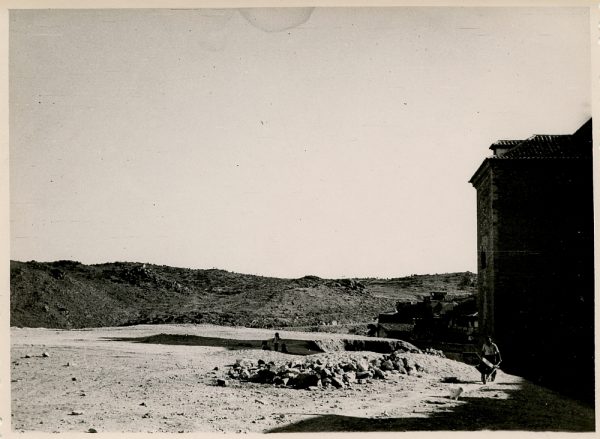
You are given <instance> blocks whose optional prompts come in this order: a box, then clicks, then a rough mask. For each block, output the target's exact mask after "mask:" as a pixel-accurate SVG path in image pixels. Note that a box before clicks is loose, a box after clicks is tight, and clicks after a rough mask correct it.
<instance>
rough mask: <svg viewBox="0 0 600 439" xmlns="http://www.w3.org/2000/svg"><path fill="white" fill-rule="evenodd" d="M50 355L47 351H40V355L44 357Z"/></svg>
mask: <svg viewBox="0 0 600 439" xmlns="http://www.w3.org/2000/svg"><path fill="white" fill-rule="evenodd" d="M49 356H50V354H49V353H48V352H43V353H42V357H44V358H48V357H49Z"/></svg>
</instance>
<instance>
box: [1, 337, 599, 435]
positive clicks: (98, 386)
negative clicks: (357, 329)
mask: <svg viewBox="0 0 600 439" xmlns="http://www.w3.org/2000/svg"><path fill="white" fill-rule="evenodd" d="M160 333H165V334H181V335H183V334H189V335H198V336H203V337H213V338H214V339H217V340H220V339H231V338H233V339H238V340H244V339H245V340H256V339H267V338H269V337H271V336H272V334H273V332H272V331H265V330H256V329H247V328H226V327H218V326H212V325H161V326H137V327H126V328H98V329H90V330H77V331H75V330H74V331H56V330H49V329H29V328H12V329H11V345H12V348H11V349H12V354H11V357H12V358H11V361H12V364H11V380H12V385H11V389H12V428H13V429H14V430H17V431H44V432H65V431H75V432H84V431H87V430H88V429H90V428H94V429H96V430H97V431H99V432H105V431H111V432H192V431H225V432H269V431H377V430H380V431H381V430H383V431H385V430H400V431H401V430H456V429H458V430H479V429H503V430H514V429H517V430H554V431H556V430H567V431H590V430H592V429H593V428H594V412H593V409H592V408H589V407H586V406H584V405H581V404H579V403H577V402H575V401H572V400H569V399H567V398H564V397H561V396H560V395H557V394H555V393H553V392H551V391H549V390H546V389H543V388H540V387H537V386H534V385H533V384H531V383H528V382H526V381H524V380H522V379H521V378H519V377H515V376H512V375H508V374H504V373H502V372H500V373H499V376H498V379H497V380H496V382H494V383H490V384H488V385H486V386H483V385H482V384H480V383H479V382H478V379H479V376H478V373H477V372H476V371H475V369H474V368H472V367H470V366H467V365H464V364H462V363H457V362H454V361H451V360H447V359H441V358H437V357H432V356H427V355H421V354H411V355H413V356H414V357H415V358H416V359H418V360H419V361H420V363H421V364H423V365H424V366H425V368H426V372H425V373H422V374H420V376H408V375H400V374H397V373H390V374H389V375H388V379H387V380H385V381H382V380H373V381H371V382H370V383H368V384H362V385H359V384H356V385H354V386H353V387H352V388H349V389H343V390H342V389H340V390H337V389H319V390H312V391H307V390H295V389H288V388H278V387H273V386H269V385H261V384H255V383H247V382H239V381H229V385H228V386H227V387H218V386H217V385H216V379H217V378H221V377H224V376H225V373H226V371H227V365H230V364H233V363H234V362H235V360H236V359H238V358H248V359H255V360H256V359H259V358H262V359H264V360H266V361H270V360H273V361H276V362H284V361H289V360H290V359H303V357H297V356H292V355H286V354H282V353H279V352H271V351H260V350H256V349H237V348H236V349H228V348H226V347H222V346H218V345H217V346H181V345H161V344H142V343H136V342H133V341H115V340H114V339H115V338H127V337H130V338H138V337H146V336H151V335H156V334H160ZM280 333H281V335H282V337H283V338H284V339H285V338H288V339H289V338H296V339H307V340H310V339H317V338H336V337H342V336H337V335H332V334H315V333H287V332H285V331H280ZM343 337H344V338H348V337H347V336H343ZM43 352H47V353H48V354H49V357H43V356H42V353H43ZM27 355H28V356H30V358H25V357H26V356H27ZM317 355H320V356H322V357H324V358H325V357H328V358H336V357H339V356H344V355H361V356H362V355H366V356H367V357H375V356H379V355H380V354H375V353H368V352H360V353H327V354H317ZM215 368H218V370H215ZM444 376H455V377H457V378H459V379H460V380H461V381H463V383H462V384H460V386H462V387H463V388H464V390H465V392H464V393H463V395H462V396H461V398H459V400H458V401H454V400H452V399H450V398H449V397H448V395H449V393H450V391H451V389H453V388H456V387H458V386H459V384H444V383H442V382H441V378H442V377H444Z"/></svg>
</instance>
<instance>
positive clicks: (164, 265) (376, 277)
mask: <svg viewBox="0 0 600 439" xmlns="http://www.w3.org/2000/svg"><path fill="white" fill-rule="evenodd" d="M10 262H19V263H21V264H28V263H40V264H54V263H58V262H68V263H76V264H79V265H87V266H93V265H107V264H138V265H141V266H144V265H154V266H158V267H169V268H177V269H184V270H204V271H206V270H218V271H225V272H227V273H234V274H241V275H246V276H258V277H270V278H278V279H302V278H306V277H317V278H319V279H326V280H327V279H329V280H336V279H386V280H389V279H401V278H406V277H414V276H437V275H444V274H460V273H464V274H467V273H468V274H473V275H477V272H473V271H471V270H462V271H448V272H444V273H412V274H407V275H403V276H402V275H400V276H389V277H384V276H342V277H322V276H318V275H315V274H305V275H303V276H299V277H287V276H272V275H263V274H256V273H242V272H239V271H233V270H227V269H225V268H217V267H210V268H193V267H180V266H176V265H167V264H158V263H154V262H138V261H112V262H97V263H93V264H86V263H84V262H81V261H77V260H74V259H56V260H53V261H39V260H36V259H30V260H28V261H21V260H17V259H12V258H11V259H10Z"/></svg>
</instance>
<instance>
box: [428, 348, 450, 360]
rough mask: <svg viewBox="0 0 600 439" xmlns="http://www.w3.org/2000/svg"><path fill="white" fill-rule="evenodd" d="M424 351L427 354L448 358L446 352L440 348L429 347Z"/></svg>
mask: <svg viewBox="0 0 600 439" xmlns="http://www.w3.org/2000/svg"><path fill="white" fill-rule="evenodd" d="M423 353H424V354H427V355H434V356H436V357H440V358H446V355H445V354H444V352H442V351H440V350H438V349H433V348H427V349H425V350H424V351H423Z"/></svg>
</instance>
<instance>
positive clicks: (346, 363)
mask: <svg viewBox="0 0 600 439" xmlns="http://www.w3.org/2000/svg"><path fill="white" fill-rule="evenodd" d="M403 354H404V352H401V351H396V352H393V353H391V354H388V355H382V356H380V357H378V358H372V359H371V360H369V359H368V358H367V357H357V358H343V359H342V358H340V359H339V360H338V361H333V360H331V359H321V358H316V359H315V358H306V359H305V360H304V361H296V360H295V361H291V362H287V363H282V364H281V363H280V364H277V363H275V362H274V361H270V362H268V363H267V362H265V361H263V360H258V361H257V362H254V361H252V360H248V359H240V360H237V361H236V363H235V364H234V365H233V366H232V367H231V368H230V369H229V371H228V372H227V375H228V376H229V377H230V378H232V379H237V380H241V381H250V382H255V383H262V384H271V385H274V386H285V387H292V388H296V389H308V388H312V387H335V388H338V389H341V388H344V387H349V386H352V385H353V384H364V383H367V382H369V381H370V380H371V379H381V380H384V379H386V377H387V375H388V373H392V372H393V371H396V372H394V373H400V374H407V375H414V374H417V373H420V372H425V369H424V368H423V367H422V366H421V365H420V364H418V363H416V362H415V361H414V360H412V359H411V358H410V356H406V355H403ZM221 385H226V384H225V383H222V384H221Z"/></svg>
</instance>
